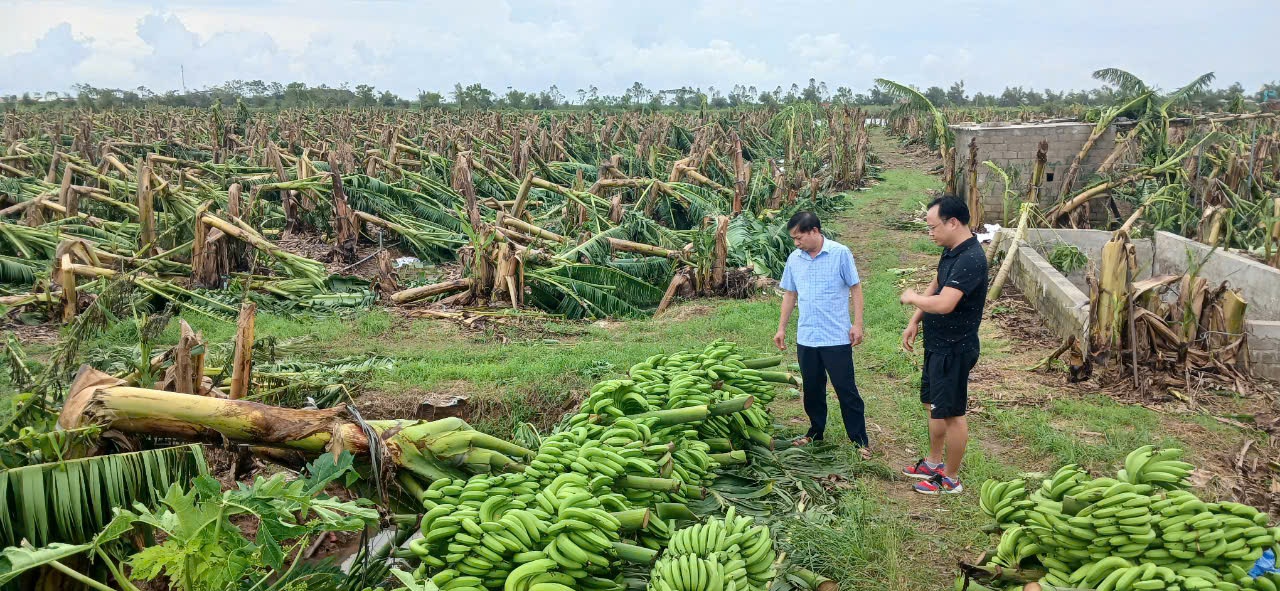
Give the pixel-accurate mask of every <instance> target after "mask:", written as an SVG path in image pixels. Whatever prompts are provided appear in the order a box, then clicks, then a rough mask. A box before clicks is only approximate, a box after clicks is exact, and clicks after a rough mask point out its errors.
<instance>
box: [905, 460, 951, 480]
mask: <svg viewBox="0 0 1280 591" xmlns="http://www.w3.org/2000/svg"><path fill="white" fill-rule="evenodd" d="M945 466H946V464H938V467H937V468H930V467H929V463H928V462H926V461H925V459H924V458H920V460H919V461H917V462H916V464H915V465H914V466H907V467H906V468H903V469H902V473H903V474H905V475H907V476H911V477H913V478H924V479H928V478H933V477H934V476H937V475H939V474H942V469H943V468H944V467H945Z"/></svg>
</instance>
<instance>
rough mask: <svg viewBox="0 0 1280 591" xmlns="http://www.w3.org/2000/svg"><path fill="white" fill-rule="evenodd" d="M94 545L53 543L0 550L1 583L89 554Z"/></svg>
mask: <svg viewBox="0 0 1280 591" xmlns="http://www.w3.org/2000/svg"><path fill="white" fill-rule="evenodd" d="M92 548H93V544H61V543H53V544H49V545H48V546H45V547H42V548H32V547H30V546H10V547H8V548H5V549H4V550H0V583H8V582H9V581H12V580H14V579H15V578H17V577H18V575H21V574H22V573H24V572H27V571H29V570H31V569H33V568H39V567H42V566H44V565H46V564H50V563H52V562H55V561H60V560H66V559H67V558H70V557H72V556H75V555H77V554H80V553H82V552H87V551H89V550H91V549H92Z"/></svg>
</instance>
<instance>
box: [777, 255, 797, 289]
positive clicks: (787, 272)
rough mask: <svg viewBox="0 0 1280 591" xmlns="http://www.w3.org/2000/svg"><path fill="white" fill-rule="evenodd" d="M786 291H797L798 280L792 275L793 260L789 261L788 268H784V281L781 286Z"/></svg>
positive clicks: (780, 283)
mask: <svg viewBox="0 0 1280 591" xmlns="http://www.w3.org/2000/svg"><path fill="white" fill-rule="evenodd" d="M778 285H780V286H781V287H782V289H784V290H786V291H797V290H796V278H795V277H794V276H792V274H791V260H790V259H787V266H785V267H783V268H782V281H781V282H779V284H778Z"/></svg>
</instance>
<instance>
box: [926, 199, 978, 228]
mask: <svg viewBox="0 0 1280 591" xmlns="http://www.w3.org/2000/svg"><path fill="white" fill-rule="evenodd" d="M934 206H937V207H938V219H940V220H942V221H944V222H945V221H947V220H950V219H957V220H960V223H962V224H964V225H966V226H967V225H969V204H968V203H965V202H964V199H961V198H959V197H956V196H955V195H943V196H941V197H938V198H937V199H934V200H933V201H930V202H929V207H928V209H933V208H934Z"/></svg>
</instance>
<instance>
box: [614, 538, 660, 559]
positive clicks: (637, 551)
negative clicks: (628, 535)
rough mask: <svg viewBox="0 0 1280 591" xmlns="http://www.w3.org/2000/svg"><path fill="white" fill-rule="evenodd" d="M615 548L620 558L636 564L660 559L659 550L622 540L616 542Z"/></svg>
mask: <svg viewBox="0 0 1280 591" xmlns="http://www.w3.org/2000/svg"><path fill="white" fill-rule="evenodd" d="M613 549H614V551H615V552H617V553H618V558H621V559H622V560H625V561H627V562H631V563H635V564H653V563H654V562H656V561H657V560H658V551H657V550H650V549H648V548H643V547H640V546H632V545H631V544H624V543H622V542H614V543H613Z"/></svg>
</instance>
